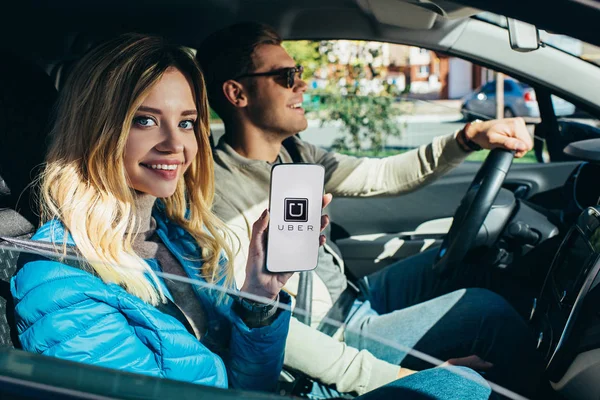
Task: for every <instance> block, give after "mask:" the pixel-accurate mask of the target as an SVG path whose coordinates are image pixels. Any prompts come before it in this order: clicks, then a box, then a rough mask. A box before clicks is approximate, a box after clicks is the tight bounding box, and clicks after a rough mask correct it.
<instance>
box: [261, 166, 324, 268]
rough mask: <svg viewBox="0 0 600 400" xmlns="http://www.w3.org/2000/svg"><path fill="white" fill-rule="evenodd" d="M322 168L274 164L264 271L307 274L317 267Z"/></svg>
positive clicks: (321, 199)
mask: <svg viewBox="0 0 600 400" xmlns="http://www.w3.org/2000/svg"><path fill="white" fill-rule="evenodd" d="M324 178H325V169H324V168H323V166H321V165H318V164H277V165H275V166H273V169H272V170H271V190H270V194H269V210H270V215H271V218H270V221H269V232H268V235H267V236H268V239H267V261H266V263H267V270H269V271H271V272H290V271H307V270H311V269H314V268H315V267H316V266H317V259H318V253H319V236H320V233H321V232H320V228H321V213H322V202H323V184H324Z"/></svg>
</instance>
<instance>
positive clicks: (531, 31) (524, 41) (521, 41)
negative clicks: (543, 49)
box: [506, 18, 540, 53]
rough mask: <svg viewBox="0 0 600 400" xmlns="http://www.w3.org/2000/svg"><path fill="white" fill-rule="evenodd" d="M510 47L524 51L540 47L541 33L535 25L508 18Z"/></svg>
mask: <svg viewBox="0 0 600 400" xmlns="http://www.w3.org/2000/svg"><path fill="white" fill-rule="evenodd" d="M506 20H507V22H508V38H509V41H510V47H511V48H512V49H513V50H515V51H519V52H522V53H526V52H529V51H534V50H537V49H539V48H540V34H539V32H538V29H537V28H536V26H535V25H531V24H528V23H526V22H523V21H519V20H516V19H513V18H507V19H506Z"/></svg>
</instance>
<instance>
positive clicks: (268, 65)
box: [242, 44, 308, 137]
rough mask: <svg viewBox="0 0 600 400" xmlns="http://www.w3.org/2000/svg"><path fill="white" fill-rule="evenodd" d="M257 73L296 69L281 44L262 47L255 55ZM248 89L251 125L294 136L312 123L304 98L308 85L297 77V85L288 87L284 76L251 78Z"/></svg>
mask: <svg viewBox="0 0 600 400" xmlns="http://www.w3.org/2000/svg"><path fill="white" fill-rule="evenodd" d="M253 60H254V65H255V66H256V68H255V70H254V71H252V72H253V73H260V72H270V71H274V70H278V69H280V68H286V67H294V66H296V64H295V63H294V60H293V59H292V57H290V55H289V54H288V53H287V52H286V51H285V50H284V49H283V47H281V46H278V45H270V44H264V45H260V46H258V47H257V48H256V49H255V50H254V54H253ZM242 83H243V85H244V87H245V88H246V89H247V94H248V106H247V107H246V116H247V117H248V118H249V120H250V122H251V123H252V124H253V125H255V126H257V127H258V128H260V129H262V130H263V131H265V132H270V133H273V134H276V135H281V136H285V137H288V136H291V135H293V134H296V133H298V132H301V131H303V130H305V129H306V127H307V126H308V122H307V121H306V117H305V115H304V109H303V108H302V95H303V94H304V92H305V91H306V88H307V85H306V82H304V81H303V80H302V79H300V78H299V77H298V75H296V77H295V80H294V85H293V86H292V87H291V88H288V87H287V85H286V79H285V78H284V77H280V76H261V77H251V78H245V79H243V80H242Z"/></svg>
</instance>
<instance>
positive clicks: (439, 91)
mask: <svg viewBox="0 0 600 400" xmlns="http://www.w3.org/2000/svg"><path fill="white" fill-rule="evenodd" d="M283 45H284V47H285V48H286V50H287V51H288V52H289V53H290V55H291V56H292V57H293V58H294V59H295V61H296V62H297V63H298V64H301V65H303V66H304V71H305V72H304V75H303V79H304V80H305V81H306V82H307V84H308V88H309V89H308V90H307V92H306V93H305V95H304V103H303V105H304V108H305V112H306V114H305V115H306V116H307V118H308V119H309V121H308V129H307V130H306V131H304V132H301V133H300V136H301V138H302V139H303V140H305V141H307V142H310V143H312V144H314V145H317V146H321V147H323V148H325V149H327V150H334V151H337V152H342V153H345V154H351V155H356V156H367V157H383V156H388V155H393V154H398V153H402V152H405V151H408V150H410V149H413V148H415V147H419V146H421V145H425V144H428V143H431V141H432V140H433V138H435V137H436V136H441V135H450V134H453V133H455V132H456V131H458V130H459V129H461V128H462V127H463V126H464V125H465V123H466V122H468V121H469V120H473V119H476V118H478V119H490V118H495V117H496V115H497V113H498V111H499V110H500V115H501V116H507V117H511V116H525V117H528V118H529V119H530V122H531V123H532V124H533V123H535V119H536V118H537V120H538V122H539V111H538V110H537V108H536V106H537V103H535V96H534V93H533V91H531V90H529V89H528V88H526V87H524V86H521V85H520V83H519V82H517V81H516V80H514V79H512V78H511V77H509V76H504V77H503V79H504V80H505V81H504V85H502V86H501V87H504V88H505V93H504V94H505V95H504V105H503V106H502V107H498V106H497V104H496V99H497V97H498V96H496V90H497V87H496V86H497V85H496V72H495V71H493V70H490V69H488V68H485V67H483V66H480V65H476V64H473V63H471V62H468V61H465V60H463V59H460V58H457V57H451V56H448V55H446V54H441V53H437V52H435V51H431V50H428V49H423V48H417V47H413V46H405V45H399V44H393V43H381V42H365V41H350V40H332V41H329V40H328V41H317V42H315V41H287V42H284V44H283ZM531 132H532V134H533V125H531ZM486 155H487V153H486V152H485V151H481V152H476V153H473V154H471V155H470V156H469V158H468V160H470V161H482V160H483V159H485V157H486ZM518 161H519V162H537V161H536V158H535V156H534V154H533V152H532V153H531V155H528V156H526V157H525V158H522V159H520V160H518Z"/></svg>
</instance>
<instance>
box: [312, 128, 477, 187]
mask: <svg viewBox="0 0 600 400" xmlns="http://www.w3.org/2000/svg"><path fill="white" fill-rule="evenodd" d="M455 136H456V134H451V135H447V136H440V137H436V138H434V139H433V141H432V142H431V143H430V144H427V145H423V146H421V147H419V148H416V149H413V150H410V151H407V152H405V153H402V154H397V155H394V156H389V157H384V158H367V157H362V158H358V157H352V156H347V155H343V154H339V153H335V152H328V151H325V150H323V149H320V148H318V147H316V146H313V145H310V144H308V143H305V142H301V143H302V146H304V147H305V149H304V151H308V152H309V153H311V155H312V158H313V159H314V160H315V162H317V163H319V164H321V165H323V166H324V167H325V171H326V176H325V182H326V184H325V190H326V191H327V192H330V193H332V194H333V195H334V196H380V195H397V194H401V193H407V192H410V191H412V190H416V189H418V188H419V187H421V186H423V185H425V184H428V183H430V182H433V181H434V180H435V179H437V178H439V177H440V176H442V175H443V174H445V173H446V172H448V171H450V170H451V169H453V168H454V167H456V166H457V165H459V164H460V163H461V162H463V161H464V159H465V158H466V157H467V155H468V154H467V153H466V152H465V151H463V150H462V149H461V148H460V147H459V145H458V143H457V142H456V140H455Z"/></svg>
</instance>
